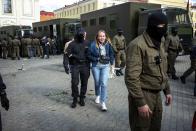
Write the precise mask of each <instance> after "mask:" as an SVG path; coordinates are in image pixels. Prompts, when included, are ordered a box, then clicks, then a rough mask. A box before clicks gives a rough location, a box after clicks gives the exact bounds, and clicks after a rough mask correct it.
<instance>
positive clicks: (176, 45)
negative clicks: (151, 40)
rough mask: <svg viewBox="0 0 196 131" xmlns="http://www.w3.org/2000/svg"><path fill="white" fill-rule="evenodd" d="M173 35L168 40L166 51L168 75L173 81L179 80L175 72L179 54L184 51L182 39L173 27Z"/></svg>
mask: <svg viewBox="0 0 196 131" xmlns="http://www.w3.org/2000/svg"><path fill="white" fill-rule="evenodd" d="M171 33H172V34H171V35H169V36H168V37H167V38H166V41H165V44H166V51H167V53H168V57H167V58H168V71H167V73H168V75H171V77H172V79H174V80H177V79H178V77H177V76H176V70H175V62H176V57H177V56H178V53H179V52H180V51H182V45H181V43H180V39H179V36H178V31H177V28H176V27H172V29H171Z"/></svg>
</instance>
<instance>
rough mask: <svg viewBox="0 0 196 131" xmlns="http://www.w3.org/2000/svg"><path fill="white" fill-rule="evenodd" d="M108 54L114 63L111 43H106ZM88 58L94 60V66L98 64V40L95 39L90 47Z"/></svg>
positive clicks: (111, 62)
mask: <svg viewBox="0 0 196 131" xmlns="http://www.w3.org/2000/svg"><path fill="white" fill-rule="evenodd" d="M105 49H106V56H107V57H109V58H110V64H111V65H113V63H114V51H113V48H112V46H111V44H110V43H106V44H105ZM88 59H89V60H90V61H91V62H92V66H93V67H94V66H96V65H97V63H98V61H99V59H100V54H99V48H98V47H97V46H96V42H95V41H93V42H92V43H91V44H90V45H89V48H88Z"/></svg>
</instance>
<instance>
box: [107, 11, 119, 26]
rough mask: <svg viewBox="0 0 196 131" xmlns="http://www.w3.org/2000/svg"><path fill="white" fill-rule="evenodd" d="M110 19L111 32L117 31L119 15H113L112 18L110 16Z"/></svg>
mask: <svg viewBox="0 0 196 131" xmlns="http://www.w3.org/2000/svg"><path fill="white" fill-rule="evenodd" d="M109 18H110V22H109V24H110V29H111V30H116V29H117V18H118V17H117V14H111V15H110V16H109Z"/></svg>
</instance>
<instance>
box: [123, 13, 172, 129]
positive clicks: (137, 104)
mask: <svg viewBox="0 0 196 131" xmlns="http://www.w3.org/2000/svg"><path fill="white" fill-rule="evenodd" d="M166 31H167V17H166V16H165V15H164V14H163V13H159V12H157V13H152V14H150V15H149V17H148V24H147V29H146V31H144V32H143V34H142V35H140V36H138V37H137V38H135V39H134V40H133V41H131V42H130V44H129V45H128V47H127V50H126V69H125V83H126V86H127V89H128V92H129V95H128V100H129V122H130V127H131V131H160V130H161V120H162V100H161V94H160V93H161V91H163V92H164V94H165V97H166V101H165V102H166V105H170V104H171V101H172V96H171V94H170V87H169V83H168V78H167V70H166V68H167V56H166V53H165V48H164V45H163V42H162V40H161V39H162V37H163V36H164V34H165V33H166Z"/></svg>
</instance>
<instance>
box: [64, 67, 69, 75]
mask: <svg viewBox="0 0 196 131" xmlns="http://www.w3.org/2000/svg"><path fill="white" fill-rule="evenodd" d="M64 68H65V73H66V74H69V67H67V66H64Z"/></svg>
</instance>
